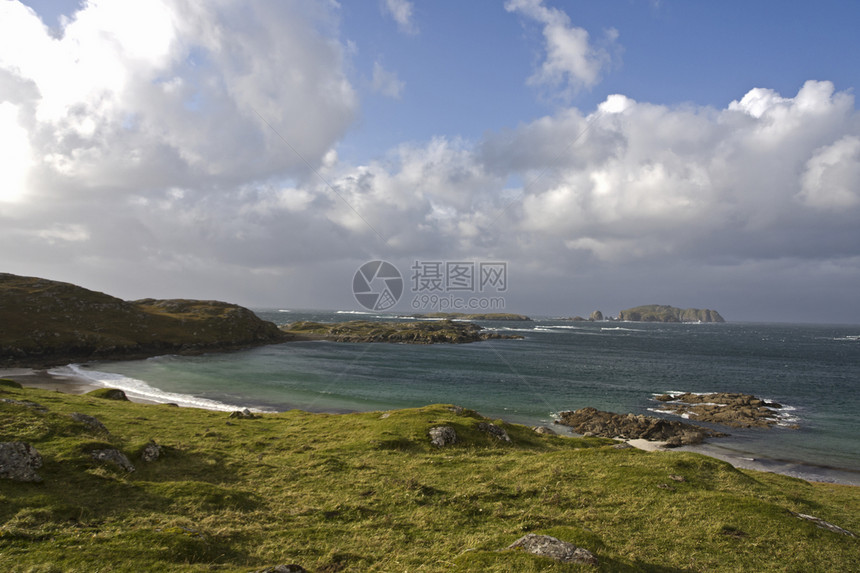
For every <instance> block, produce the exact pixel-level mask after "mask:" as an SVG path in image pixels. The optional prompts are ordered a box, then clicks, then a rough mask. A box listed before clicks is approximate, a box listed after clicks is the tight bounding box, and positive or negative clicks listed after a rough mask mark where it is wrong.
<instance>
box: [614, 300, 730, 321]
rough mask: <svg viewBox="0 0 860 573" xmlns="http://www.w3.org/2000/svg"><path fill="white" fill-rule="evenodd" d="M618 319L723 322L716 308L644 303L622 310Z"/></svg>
mask: <svg viewBox="0 0 860 573" xmlns="http://www.w3.org/2000/svg"><path fill="white" fill-rule="evenodd" d="M618 320H629V321H631V322H725V320H724V319H723V317H722V316H720V313H719V312H717V311H716V310H710V309H702V308H685V309H681V308H676V307H674V306H667V305H662V304H646V305H644V306H636V307H633V308H628V309H627V310H622V311H621V312H619V313H618Z"/></svg>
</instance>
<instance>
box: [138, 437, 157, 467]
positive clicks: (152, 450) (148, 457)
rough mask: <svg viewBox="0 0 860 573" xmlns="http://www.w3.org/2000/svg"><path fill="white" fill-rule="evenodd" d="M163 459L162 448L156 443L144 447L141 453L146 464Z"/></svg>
mask: <svg viewBox="0 0 860 573" xmlns="http://www.w3.org/2000/svg"><path fill="white" fill-rule="evenodd" d="M160 457H161V446H159V445H158V444H156V443H155V441H150V442H149V443H148V444H146V445H145V446H144V447H143V450H141V452H140V459H142V460H143V461H145V462H154V461H155V460H157V459H158V458H160Z"/></svg>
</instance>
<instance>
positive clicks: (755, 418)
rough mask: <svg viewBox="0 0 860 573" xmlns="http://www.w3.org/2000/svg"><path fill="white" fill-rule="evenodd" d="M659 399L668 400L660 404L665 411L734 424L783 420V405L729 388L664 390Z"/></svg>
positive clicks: (758, 425) (746, 425)
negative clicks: (697, 391)
mask: <svg viewBox="0 0 860 573" xmlns="http://www.w3.org/2000/svg"><path fill="white" fill-rule="evenodd" d="M657 400H660V401H661V402H665V404H664V405H663V406H661V407H660V410H663V411H665V412H668V413H671V414H675V415H677V416H683V417H684V418H695V419H696V420H701V421H702V422H713V423H715V424H722V425H724V426H731V427H733V428H770V427H771V426H774V425H776V424H778V423H779V422H780V416H779V413H778V412H777V410H779V409H781V408H782V405H781V404H777V403H776V402H766V401H764V400H762V399H761V398H756V397H755V396H752V395H750V394H735V393H729V392H717V393H714V394H692V393H690V392H686V393H684V394H663V395H662V396H657Z"/></svg>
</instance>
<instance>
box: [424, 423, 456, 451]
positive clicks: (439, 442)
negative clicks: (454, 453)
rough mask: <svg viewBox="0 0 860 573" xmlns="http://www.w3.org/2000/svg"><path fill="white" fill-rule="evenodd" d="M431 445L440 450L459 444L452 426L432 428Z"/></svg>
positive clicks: (430, 432)
mask: <svg viewBox="0 0 860 573" xmlns="http://www.w3.org/2000/svg"><path fill="white" fill-rule="evenodd" d="M428 433H429V434H430V443H431V444H433V445H434V446H436V447H438V448H442V447H445V446H448V445H450V444H455V443H457V432H455V431H454V428H452V427H451V426H436V427H435V428H430V431H429V432H428Z"/></svg>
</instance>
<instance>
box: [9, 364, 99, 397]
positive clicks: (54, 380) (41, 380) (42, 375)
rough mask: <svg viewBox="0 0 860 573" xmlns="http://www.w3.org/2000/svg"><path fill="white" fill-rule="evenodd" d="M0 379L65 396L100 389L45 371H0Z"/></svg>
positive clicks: (18, 369) (11, 369) (84, 381)
mask: <svg viewBox="0 0 860 573" xmlns="http://www.w3.org/2000/svg"><path fill="white" fill-rule="evenodd" d="M0 378H6V379H8V380H14V381H15V382H18V383H19V384H21V385H22V386H26V387H28V388H39V389H41V390H54V391H56V392H63V393H66V394H86V393H87V392H90V391H92V390H96V389H98V388H100V386H96V385H95V384H93V383H92V382H90V381H89V380H85V379H83V378H78V377H75V376H61V375H58V374H50V373H49V372H48V371H47V370H36V369H33V368H7V369H0Z"/></svg>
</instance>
